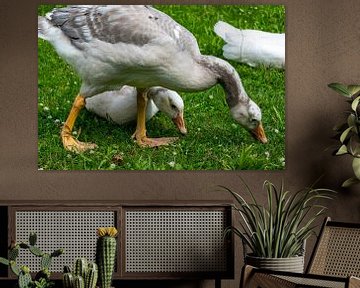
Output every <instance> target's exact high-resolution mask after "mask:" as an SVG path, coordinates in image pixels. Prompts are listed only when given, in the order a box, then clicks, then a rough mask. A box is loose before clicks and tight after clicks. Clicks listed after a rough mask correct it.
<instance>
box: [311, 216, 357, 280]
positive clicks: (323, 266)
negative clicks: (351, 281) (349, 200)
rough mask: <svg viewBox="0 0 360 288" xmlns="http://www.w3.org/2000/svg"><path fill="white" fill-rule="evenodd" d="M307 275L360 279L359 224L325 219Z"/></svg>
mask: <svg viewBox="0 0 360 288" xmlns="http://www.w3.org/2000/svg"><path fill="white" fill-rule="evenodd" d="M307 273H311V274H318V275H329V276H344V277H347V276H356V277H360V223H342V222H334V221H331V219H330V218H326V219H325V222H324V224H323V226H322V229H321V232H320V235H319V238H318V241H317V243H316V245H315V249H314V252H313V255H312V256H311V259H310V262H309V266H308V268H307Z"/></svg>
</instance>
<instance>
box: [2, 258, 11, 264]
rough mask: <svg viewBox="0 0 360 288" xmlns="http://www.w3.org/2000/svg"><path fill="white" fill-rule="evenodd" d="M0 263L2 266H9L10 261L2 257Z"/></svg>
mask: <svg viewBox="0 0 360 288" xmlns="http://www.w3.org/2000/svg"><path fill="white" fill-rule="evenodd" d="M0 263H1V264H4V265H6V266H9V265H10V261H9V260H8V259H5V258H3V257H0Z"/></svg>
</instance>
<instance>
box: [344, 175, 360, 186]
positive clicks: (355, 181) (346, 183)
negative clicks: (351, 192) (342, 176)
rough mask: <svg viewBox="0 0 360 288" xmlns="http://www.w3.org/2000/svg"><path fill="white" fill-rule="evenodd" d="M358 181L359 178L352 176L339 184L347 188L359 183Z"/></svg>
mask: <svg viewBox="0 0 360 288" xmlns="http://www.w3.org/2000/svg"><path fill="white" fill-rule="evenodd" d="M359 183H360V180H359V179H357V178H355V177H352V178H349V179H347V180H346V181H344V183H343V184H342V185H341V187H344V188H348V187H350V186H352V185H354V184H359Z"/></svg>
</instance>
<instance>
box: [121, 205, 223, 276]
mask: <svg viewBox="0 0 360 288" xmlns="http://www.w3.org/2000/svg"><path fill="white" fill-rule="evenodd" d="M125 220H126V228H125V229H126V236H125V239H126V242H125V247H126V260H125V271H126V272H145V273H146V272H165V273H166V272H180V273H181V272H223V271H226V268H227V267H226V266H227V265H226V249H225V244H224V240H223V231H224V229H225V225H226V221H225V220H226V219H225V213H224V212H223V211H203V210H201V211H188V210H186V211H184V210H180V211H175V210H172V211H161V210H160V211H159V210H156V211H150V210H149V211H144V210H141V211H126V214H125Z"/></svg>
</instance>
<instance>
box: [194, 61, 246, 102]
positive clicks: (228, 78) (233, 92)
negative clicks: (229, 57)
mask: <svg viewBox="0 0 360 288" xmlns="http://www.w3.org/2000/svg"><path fill="white" fill-rule="evenodd" d="M201 61H202V63H203V65H204V66H206V67H207V68H208V69H210V70H211V71H212V73H213V74H214V76H215V77H216V79H217V82H218V83H219V84H220V85H221V86H222V87H223V89H224V90H225V94H226V102H227V104H228V105H229V107H230V108H232V107H234V106H236V105H237V104H238V103H244V104H245V103H248V102H249V97H248V96H247V94H246V91H245V89H244V86H243V85H242V83H241V79H240V77H239V74H238V73H237V72H236V70H235V68H234V67H233V66H231V65H230V64H229V63H228V62H226V61H224V60H222V59H220V58H217V57H214V56H202V60H201Z"/></svg>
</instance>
